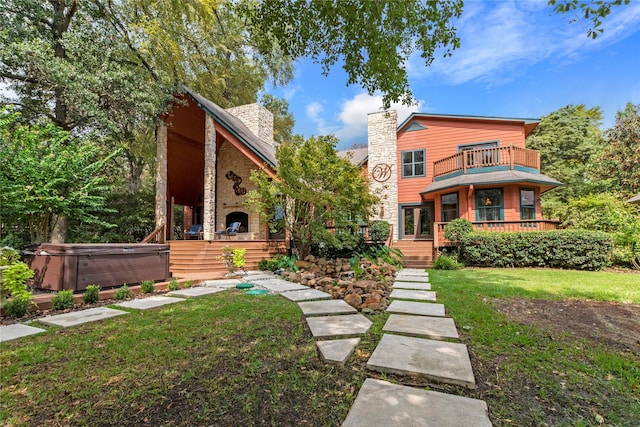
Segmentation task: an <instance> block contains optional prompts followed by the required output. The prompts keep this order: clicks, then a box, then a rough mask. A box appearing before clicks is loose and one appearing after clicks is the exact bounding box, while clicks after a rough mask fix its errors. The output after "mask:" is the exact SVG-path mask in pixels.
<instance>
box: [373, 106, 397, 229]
mask: <svg viewBox="0 0 640 427" xmlns="http://www.w3.org/2000/svg"><path fill="white" fill-rule="evenodd" d="M367 121H368V140H369V141H368V142H369V147H368V148H369V160H368V165H367V172H368V178H369V188H370V189H371V191H372V192H373V193H374V194H377V195H378V196H379V197H380V199H381V202H380V204H379V205H378V207H377V209H376V213H375V214H374V215H373V216H372V217H371V218H370V219H371V220H376V219H379V220H383V221H387V222H388V223H389V224H391V225H392V226H393V236H392V237H393V240H394V241H396V240H398V173H399V171H398V150H397V146H398V138H397V133H396V129H397V127H398V114H397V113H396V111H395V110H392V111H383V112H380V113H372V114H369V115H368V116H367ZM376 178H377V180H376ZM381 181H382V182H381Z"/></svg>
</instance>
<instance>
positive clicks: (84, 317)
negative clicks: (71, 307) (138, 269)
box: [38, 307, 129, 328]
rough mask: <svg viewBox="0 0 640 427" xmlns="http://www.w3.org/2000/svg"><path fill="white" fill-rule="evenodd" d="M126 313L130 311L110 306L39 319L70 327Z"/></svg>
mask: <svg viewBox="0 0 640 427" xmlns="http://www.w3.org/2000/svg"><path fill="white" fill-rule="evenodd" d="M124 314H129V313H128V312H126V311H122V310H115V309H113V308H108V307H95V308H89V309H86V310H80V311H72V312H70V313H64V314H56V315H53V316H46V317H43V318H41V319H38V320H39V321H40V322H41V323H44V324H45V325H51V326H62V327H63V328H68V327H70V326H77V325H82V324H84V323H89V322H96V321H98V320H103V319H109V318H111V317H116V316H122V315H124Z"/></svg>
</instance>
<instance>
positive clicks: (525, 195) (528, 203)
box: [520, 188, 536, 220]
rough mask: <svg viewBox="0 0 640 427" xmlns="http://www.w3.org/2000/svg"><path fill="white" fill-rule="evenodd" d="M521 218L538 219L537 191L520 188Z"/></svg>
mask: <svg viewBox="0 0 640 427" xmlns="http://www.w3.org/2000/svg"><path fill="white" fill-rule="evenodd" d="M520 219H524V220H529V219H536V192H535V191H534V190H525V189H522V188H521V189H520Z"/></svg>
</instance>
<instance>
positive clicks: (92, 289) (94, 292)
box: [82, 285, 100, 304]
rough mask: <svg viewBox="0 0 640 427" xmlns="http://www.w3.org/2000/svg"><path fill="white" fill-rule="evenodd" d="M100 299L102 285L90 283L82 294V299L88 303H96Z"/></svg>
mask: <svg viewBox="0 0 640 427" xmlns="http://www.w3.org/2000/svg"><path fill="white" fill-rule="evenodd" d="M99 299H100V286H99V285H89V286H87V288H86V289H85V290H84V293H83V294H82V300H83V301H84V302H85V303H87V304H95V303H97V302H98V300H99Z"/></svg>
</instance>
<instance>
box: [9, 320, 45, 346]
mask: <svg viewBox="0 0 640 427" xmlns="http://www.w3.org/2000/svg"><path fill="white" fill-rule="evenodd" d="M45 331H46V329H42V328H36V327H33V326H29V325H25V324H22V323H15V324H13V325H5V326H0V342H5V341H11V340H15V339H17V338H22V337H26V336H29V335H35V334H39V333H40V332H45Z"/></svg>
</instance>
